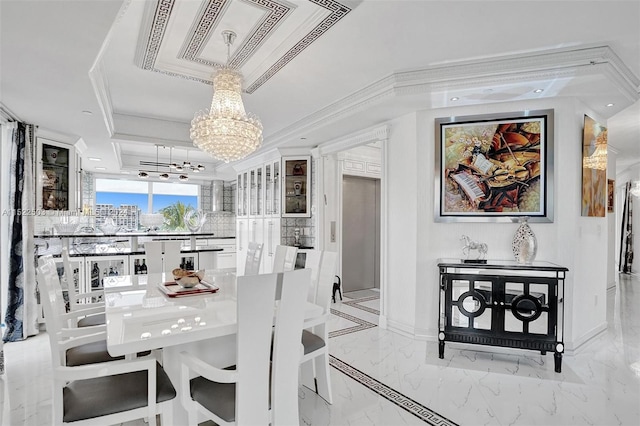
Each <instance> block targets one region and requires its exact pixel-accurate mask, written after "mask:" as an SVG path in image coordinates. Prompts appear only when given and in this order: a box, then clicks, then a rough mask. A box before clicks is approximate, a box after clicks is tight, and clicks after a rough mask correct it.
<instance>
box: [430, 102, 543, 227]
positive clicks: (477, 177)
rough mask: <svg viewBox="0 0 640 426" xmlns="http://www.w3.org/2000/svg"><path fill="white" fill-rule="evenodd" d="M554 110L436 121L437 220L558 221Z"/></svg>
mask: <svg viewBox="0 0 640 426" xmlns="http://www.w3.org/2000/svg"><path fill="white" fill-rule="evenodd" d="M553 130H554V111H553V109H545V110H530V111H518V112H505V113H500V114H484V115H473V116H459V117H442V118H437V119H436V120H435V140H436V144H435V148H436V155H435V158H436V164H435V173H436V175H435V203H434V220H435V221H436V222H517V221H518V220H519V219H520V218H521V217H527V218H528V220H529V222H553V188H554V185H553V133H554V132H553Z"/></svg>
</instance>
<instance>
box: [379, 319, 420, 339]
mask: <svg viewBox="0 0 640 426" xmlns="http://www.w3.org/2000/svg"><path fill="white" fill-rule="evenodd" d="M385 321H386V325H387V326H386V328H387V329H388V330H390V331H393V332H396V333H398V334H401V335H403V336H407V337H411V338H414V337H415V328H414V327H413V326H411V325H409V324H405V323H402V322H399V321H394V320H391V319H388V318H386V319H385Z"/></svg>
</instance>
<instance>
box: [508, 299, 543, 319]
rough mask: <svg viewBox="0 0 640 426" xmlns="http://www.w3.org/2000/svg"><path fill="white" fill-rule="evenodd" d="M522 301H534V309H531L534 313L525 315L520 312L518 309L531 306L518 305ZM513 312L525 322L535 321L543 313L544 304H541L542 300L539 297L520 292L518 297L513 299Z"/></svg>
mask: <svg viewBox="0 0 640 426" xmlns="http://www.w3.org/2000/svg"><path fill="white" fill-rule="evenodd" d="M521 302H525V303H526V302H531V303H533V305H534V309H531V310H530V311H533V315H529V316H524V315H522V314H521V313H520V312H518V309H520V310H525V309H528V308H529V307H528V306H527V307H523V306H518V305H519V304H520V303H521ZM511 312H512V313H513V316H515V317H516V318H518V319H519V320H520V321H524V322H531V321H535V320H537V319H538V318H539V317H540V315H542V304H540V301H539V300H538V299H537V298H535V297H533V296H532V295H530V294H519V295H517V296H516V297H514V298H513V300H512V301H511Z"/></svg>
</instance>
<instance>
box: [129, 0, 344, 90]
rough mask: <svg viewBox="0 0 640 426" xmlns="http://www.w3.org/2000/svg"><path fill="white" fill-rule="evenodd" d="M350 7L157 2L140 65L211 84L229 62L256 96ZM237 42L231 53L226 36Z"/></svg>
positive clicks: (274, 1)
mask: <svg viewBox="0 0 640 426" xmlns="http://www.w3.org/2000/svg"><path fill="white" fill-rule="evenodd" d="M350 11H351V9H350V8H349V7H347V6H345V5H343V4H341V3H339V2H338V1H336V0H309V1H306V2H297V3H295V4H294V3H290V2H287V1H284V0H240V1H231V0H203V1H188V2H178V1H177V0H157V1H152V2H148V3H147V4H146V7H145V11H144V14H145V24H144V25H143V26H142V28H141V31H140V36H139V38H138V50H137V52H138V55H137V56H136V64H137V65H138V66H139V67H140V68H142V69H144V70H149V71H156V72H161V73H165V74H168V75H172V76H178V77H183V78H187V79H193V80H196V81H202V82H206V83H209V84H210V83H211V74H212V70H213V69H215V68H216V67H219V66H222V65H225V64H228V65H230V66H231V67H233V68H236V69H240V70H241V71H242V72H243V74H244V75H245V87H246V91H247V92H248V93H253V92H255V91H256V90H257V89H258V88H260V86H262V85H263V84H264V83H265V82H266V81H268V80H269V79H270V78H271V77H272V76H274V75H275V74H276V73H277V72H278V71H279V70H281V69H282V68H283V67H284V66H286V65H287V63H289V62H290V61H291V60H293V59H294V58H295V57H296V56H297V55H298V54H299V53H300V52H302V51H303V50H304V49H305V48H307V47H308V46H310V45H311V43H313V42H314V41H315V40H317V39H318V38H319V37H321V36H322V35H323V34H324V33H325V32H326V31H327V30H329V29H330V28H331V27H332V26H333V25H335V24H336V23H337V22H339V21H340V20H341V19H342V18H343V17H344V16H346V15H347V14H348V13H349V12H350ZM225 30H231V31H233V32H234V33H235V34H236V39H235V41H234V43H233V45H232V46H231V49H230V51H228V50H227V47H226V46H225V43H224V41H223V38H222V32H223V31H225Z"/></svg>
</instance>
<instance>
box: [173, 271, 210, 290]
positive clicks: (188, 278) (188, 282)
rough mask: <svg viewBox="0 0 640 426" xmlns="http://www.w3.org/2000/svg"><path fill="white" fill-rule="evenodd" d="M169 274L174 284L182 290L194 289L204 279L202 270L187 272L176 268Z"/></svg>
mask: <svg viewBox="0 0 640 426" xmlns="http://www.w3.org/2000/svg"><path fill="white" fill-rule="evenodd" d="M171 272H172V273H173V278H174V279H175V280H176V283H177V284H178V285H180V287H184V288H191V287H195V286H196V285H197V284H198V283H199V282H200V280H202V279H203V278H204V270H202V269H201V270H199V271H187V270H186V269H182V268H176V269H174V270H173V271H171Z"/></svg>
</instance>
